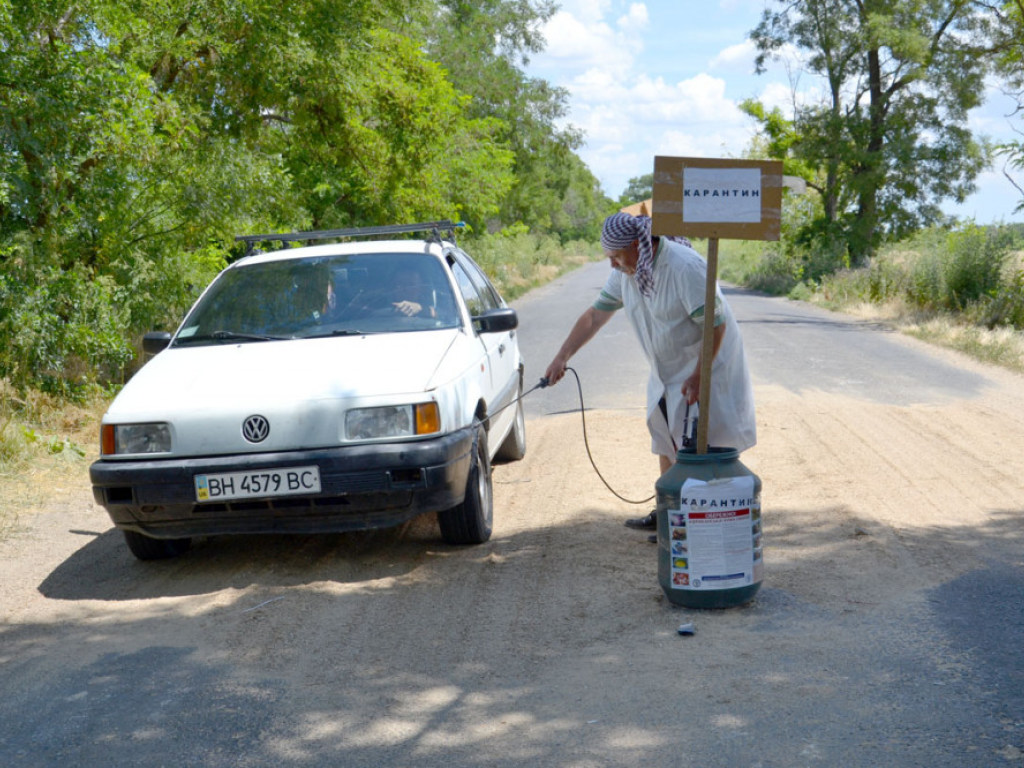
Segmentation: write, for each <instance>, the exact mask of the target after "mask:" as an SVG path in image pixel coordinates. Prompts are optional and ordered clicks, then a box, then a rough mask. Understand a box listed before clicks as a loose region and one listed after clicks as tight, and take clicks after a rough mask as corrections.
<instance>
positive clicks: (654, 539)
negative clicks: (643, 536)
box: [647, 533, 658, 544]
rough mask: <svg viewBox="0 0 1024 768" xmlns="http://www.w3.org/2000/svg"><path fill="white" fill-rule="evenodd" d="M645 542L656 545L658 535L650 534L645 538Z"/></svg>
mask: <svg viewBox="0 0 1024 768" xmlns="http://www.w3.org/2000/svg"><path fill="white" fill-rule="evenodd" d="M647 540H648V541H649V542H651V544H657V543H658V534H656V533H652V534H651V535H650V536H648V537H647Z"/></svg>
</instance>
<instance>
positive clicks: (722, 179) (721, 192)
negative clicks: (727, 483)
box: [651, 156, 783, 453]
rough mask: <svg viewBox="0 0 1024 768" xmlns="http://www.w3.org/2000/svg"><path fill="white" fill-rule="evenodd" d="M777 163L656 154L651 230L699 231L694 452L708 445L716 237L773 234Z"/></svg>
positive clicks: (778, 218)
mask: <svg viewBox="0 0 1024 768" xmlns="http://www.w3.org/2000/svg"><path fill="white" fill-rule="evenodd" d="M782 187H783V178H782V163H781V162H780V161H774V160H772V161H763V160H735V159H722V160H715V159H710V158H697V157H661V156H658V157H655V158H654V196H653V198H652V201H651V208H652V211H651V234H652V235H682V236H685V237H704V238H707V240H708V275H707V285H706V287H705V292H704V336H703V339H702V347H701V371H700V395H699V398H698V406H699V408H700V415H701V417H700V419H699V420H698V422H697V453H707V450H708V418H707V414H709V413H710V412H711V408H710V405H711V363H712V360H711V357H712V351H713V340H714V326H715V310H714V308H715V286H716V284H717V282H718V240H719V239H720V238H727V239H732V240H778V239H779V230H780V227H781V223H782Z"/></svg>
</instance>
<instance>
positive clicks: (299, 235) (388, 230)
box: [235, 219, 466, 256]
mask: <svg viewBox="0 0 1024 768" xmlns="http://www.w3.org/2000/svg"><path fill="white" fill-rule="evenodd" d="M464 226H466V223H465V222H464V221H460V222H457V223H456V222H453V221H450V220H448V219H442V220H440V221H423V222H419V223H417V224H387V225H384V226H379V227H353V228H351V229H322V230H318V231H315V232H281V233H278V234H269V235H237V236H236V237H235V240H236V241H239V240H241V241H243V242H245V243H248V245H249V249H248V251H247V252H246V256H248V255H249V254H250V253H252V252H254V251H255V250H256V244H257V243H263V242H279V243H281V245H280V246H279V247H280V248H283V247H284V244H285V243H295V242H304V241H307V240H331V239H335V238H340V237H375V236H381V235H401V234H407V233H410V232H430V233H431V234H432V238H431V239H433V240H436V241H438V242H440V241H441V239H442V238H441V234H442V233H447V234H448V235H450V236H451V238H452V239H453V240H454V239H455V230H456V229H457V228H458V227H464Z"/></svg>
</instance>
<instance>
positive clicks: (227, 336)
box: [175, 331, 292, 344]
mask: <svg viewBox="0 0 1024 768" xmlns="http://www.w3.org/2000/svg"><path fill="white" fill-rule="evenodd" d="M290 338H292V337H291V336H267V335H264V334H261V333H242V332H241V331H213V333H207V334H204V335H202V336H188V337H186V338H178V339H176V340H175V343H176V344H191V343H193V342H196V341H210V340H216V341H284V340H285V339H290Z"/></svg>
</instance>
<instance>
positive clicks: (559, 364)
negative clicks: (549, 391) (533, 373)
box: [544, 357, 565, 387]
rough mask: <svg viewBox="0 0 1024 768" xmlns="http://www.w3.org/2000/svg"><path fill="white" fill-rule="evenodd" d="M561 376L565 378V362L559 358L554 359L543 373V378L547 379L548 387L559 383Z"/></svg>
mask: <svg viewBox="0 0 1024 768" xmlns="http://www.w3.org/2000/svg"><path fill="white" fill-rule="evenodd" d="M563 376H565V362H564V361H563V360H561V358H557V357H556V358H555V359H554V360H552V361H551V364H550V365H549V366H548V369H547V370H546V371H545V372H544V378H545V379H547V381H548V386H549V387H550V386H552V385H554V384H557V383H558V382H559V381H561V379H562V377H563Z"/></svg>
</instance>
